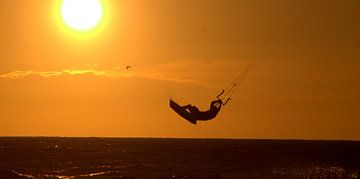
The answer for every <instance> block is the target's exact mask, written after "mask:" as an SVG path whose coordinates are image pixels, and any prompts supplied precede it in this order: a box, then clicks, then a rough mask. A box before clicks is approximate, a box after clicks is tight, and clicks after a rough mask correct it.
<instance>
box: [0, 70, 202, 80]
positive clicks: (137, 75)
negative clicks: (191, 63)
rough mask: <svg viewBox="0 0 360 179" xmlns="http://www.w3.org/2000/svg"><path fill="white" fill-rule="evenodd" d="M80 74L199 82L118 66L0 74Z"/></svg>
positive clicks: (18, 76)
mask: <svg viewBox="0 0 360 179" xmlns="http://www.w3.org/2000/svg"><path fill="white" fill-rule="evenodd" d="M80 75H94V76H97V77H107V78H145V79H150V80H159V81H168V82H175V83H200V82H199V81H196V80H193V79H189V78H176V77H170V76H167V75H165V74H162V73H160V72H158V73H154V72H146V71H135V72H125V71H122V70H120V69H119V68H118V67H117V68H115V69H113V70H98V69H66V70H61V71H31V70H29V71H20V70H18V71H12V72H9V73H5V74H0V79H2V80H21V79H24V78H27V77H31V76H38V77H43V78H52V77H60V76H80Z"/></svg>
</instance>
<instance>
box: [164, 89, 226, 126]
mask: <svg viewBox="0 0 360 179" xmlns="http://www.w3.org/2000/svg"><path fill="white" fill-rule="evenodd" d="M223 93H224V90H222V92H221V93H220V94H219V95H218V96H217V97H216V98H217V100H214V101H212V102H211V103H210V109H209V110H207V111H200V110H199V108H198V107H196V106H194V105H191V104H188V105H185V106H181V105H179V104H177V103H176V102H175V101H173V100H171V99H170V107H171V108H172V109H173V110H174V111H175V112H176V113H178V114H179V115H180V116H181V117H183V118H185V119H186V120H188V121H189V122H191V123H193V124H196V122H197V121H208V120H211V119H214V118H215V117H216V115H217V114H218V113H219V111H220V109H221V107H222V106H223V105H226V104H227V103H228V102H229V100H230V98H228V99H227V100H226V102H225V103H223V101H222V100H221V99H220V96H221V95H222V94H223Z"/></svg>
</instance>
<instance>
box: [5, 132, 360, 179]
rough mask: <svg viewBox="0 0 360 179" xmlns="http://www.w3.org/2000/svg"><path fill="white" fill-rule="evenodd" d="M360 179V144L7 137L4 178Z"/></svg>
mask: <svg viewBox="0 0 360 179" xmlns="http://www.w3.org/2000/svg"><path fill="white" fill-rule="evenodd" d="M88 177H91V178H124V179H127V178H164V179H165V178H334V179H335V178H336V179H337V178H360V141H311V140H242V139H168V138H62V137H2V138H0V178H88Z"/></svg>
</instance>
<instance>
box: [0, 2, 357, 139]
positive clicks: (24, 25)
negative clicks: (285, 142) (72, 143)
mask: <svg viewBox="0 0 360 179" xmlns="http://www.w3.org/2000/svg"><path fill="white" fill-rule="evenodd" d="M292 2H293V0H276V1H268V0H221V1H220V0H192V1H190V0H171V1H169V0H151V1H149V0H104V1H103V4H102V5H103V16H102V19H101V21H100V22H99V24H98V25H97V26H96V27H94V28H93V29H90V30H87V31H77V30H74V29H72V28H71V27H69V26H68V25H67V24H66V22H64V20H63V19H62V15H61V12H60V9H61V3H62V1H60V0H52V1H49V0H31V1H27V0H0V26H1V28H0V136H106V137H194V138H199V137H209V138H212V137H216V138H272V139H350V140H360V129H359V126H360V70H359V69H360V49H359V47H360V23H359V22H360V10H359V7H360V1H358V0H346V1H339V0H316V1H314V0H301V1H299V0H298V1H296V3H295V4H294V6H292V8H291V9H290V11H289V13H288V14H287V12H288V10H289V7H290V6H291V4H292ZM286 14H287V15H286ZM284 15H286V16H284ZM271 34H272V35H271ZM269 37H270V40H269V43H268V45H267V46H266V48H265V50H261V49H263V48H264V43H265V42H266V39H268V38H269ZM259 56H260V58H261V60H259V61H258V62H257V63H256V65H255V66H254V67H253V68H252V70H251V71H250V72H249V74H248V76H247V77H246V79H245V80H244V81H243V83H242V84H241V86H240V87H239V89H238V91H237V92H236V94H235V95H234V96H233V100H232V101H230V102H229V104H228V105H226V106H224V107H223V108H222V110H221V111H220V113H219V115H218V116H217V118H216V119H214V120H212V121H208V122H200V123H199V124H198V125H197V126H196V127H195V126H194V125H192V124H190V123H188V122H187V121H185V120H183V119H182V118H181V117H179V116H178V115H177V114H176V113H174V112H173V111H172V110H171V109H170V108H169V98H172V99H175V100H176V101H178V102H179V103H181V104H187V103H191V104H194V105H197V106H199V107H200V108H201V109H202V110H207V108H208V107H209V103H210V101H211V100H213V99H214V98H215V97H216V95H217V94H218V93H219V92H220V91H221V89H222V88H224V87H226V86H227V85H228V84H229V83H230V82H231V81H232V80H233V79H234V78H235V77H236V76H237V75H239V74H240V73H241V72H242V71H243V70H244V69H245V68H246V66H247V65H250V64H254V63H255V61H256V59H257V58H258V57H259ZM128 65H130V66H132V68H131V69H128V70H127V69H126V66H128Z"/></svg>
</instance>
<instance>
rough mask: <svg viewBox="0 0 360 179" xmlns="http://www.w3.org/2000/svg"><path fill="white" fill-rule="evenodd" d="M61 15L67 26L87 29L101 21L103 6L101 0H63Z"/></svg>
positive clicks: (81, 29) (82, 29)
mask: <svg viewBox="0 0 360 179" xmlns="http://www.w3.org/2000/svg"><path fill="white" fill-rule="evenodd" d="M61 16H62V18H63V20H64V21H65V23H66V24H67V25H68V26H69V27H71V28H73V29H75V30H78V31H87V30H90V29H92V28H94V27H95V26H96V25H97V24H98V23H99V22H100V21H101V18H102V16H103V6H102V3H101V0H63V3H62V5H61Z"/></svg>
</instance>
